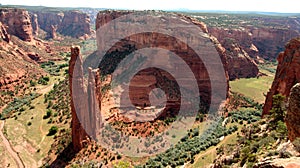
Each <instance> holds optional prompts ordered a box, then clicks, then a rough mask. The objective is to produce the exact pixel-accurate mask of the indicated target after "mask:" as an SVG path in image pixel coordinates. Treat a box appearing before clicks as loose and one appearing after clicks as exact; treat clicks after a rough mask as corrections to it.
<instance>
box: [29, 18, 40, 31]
mask: <svg viewBox="0 0 300 168" xmlns="http://www.w3.org/2000/svg"><path fill="white" fill-rule="evenodd" d="M30 18H31V25H32V33H33V35H34V36H37V35H38V34H39V22H38V17H37V14H30Z"/></svg>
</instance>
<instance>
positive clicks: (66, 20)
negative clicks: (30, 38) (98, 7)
mask: <svg viewBox="0 0 300 168" xmlns="http://www.w3.org/2000/svg"><path fill="white" fill-rule="evenodd" d="M34 14H36V15H37V20H38V24H39V26H40V28H41V29H43V30H45V31H46V32H47V33H48V38H56V32H57V33H60V34H62V35H65V36H71V37H75V38H79V37H86V36H90V35H91V33H92V32H91V28H90V18H89V16H88V15H87V14H86V13H82V12H79V11H66V12H48V11H39V12H34Z"/></svg>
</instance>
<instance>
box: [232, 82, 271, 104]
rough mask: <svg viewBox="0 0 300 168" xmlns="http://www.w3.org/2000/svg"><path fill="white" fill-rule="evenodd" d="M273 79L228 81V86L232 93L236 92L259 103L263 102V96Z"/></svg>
mask: <svg viewBox="0 0 300 168" xmlns="http://www.w3.org/2000/svg"><path fill="white" fill-rule="evenodd" d="M273 79H274V77H273V76H263V77H259V78H249V79H237V80H234V81H230V83H229V85H230V88H231V90H232V91H233V92H238V93H241V94H243V95H244V96H246V97H249V98H251V99H253V100H255V101H257V102H259V103H263V102H264V101H265V96H264V94H267V92H268V91H269V89H270V87H271V85H272V82H273Z"/></svg>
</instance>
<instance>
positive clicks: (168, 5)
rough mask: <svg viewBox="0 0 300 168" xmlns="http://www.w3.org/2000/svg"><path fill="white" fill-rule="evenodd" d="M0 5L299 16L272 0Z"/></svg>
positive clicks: (32, 0) (7, 1)
mask: <svg viewBox="0 0 300 168" xmlns="http://www.w3.org/2000/svg"><path fill="white" fill-rule="evenodd" d="M0 4H1V5H21V6H43V7H62V8H101V9H119V10H165V11H191V12H193V11H195V12H197V11H199V12H200V11H207V12H211V11H212V12H239V13H242V12H246V13H247V12H262V13H290V14H293V13H300V8H299V7H298V5H296V4H295V1H294V0H285V1H272V0H264V1H260V0H252V1H238V0H227V1H221V0H210V1H208V0H184V2H182V1H180V0H164V1H159V0H152V1H150V2H149V1H142V2H141V1H138V0H127V1H120V0H111V1H109V2H108V1H93V0H85V1H73V2H72V3H70V1H66V0H53V1H41V0H22V1H19V0H1V2H0Z"/></svg>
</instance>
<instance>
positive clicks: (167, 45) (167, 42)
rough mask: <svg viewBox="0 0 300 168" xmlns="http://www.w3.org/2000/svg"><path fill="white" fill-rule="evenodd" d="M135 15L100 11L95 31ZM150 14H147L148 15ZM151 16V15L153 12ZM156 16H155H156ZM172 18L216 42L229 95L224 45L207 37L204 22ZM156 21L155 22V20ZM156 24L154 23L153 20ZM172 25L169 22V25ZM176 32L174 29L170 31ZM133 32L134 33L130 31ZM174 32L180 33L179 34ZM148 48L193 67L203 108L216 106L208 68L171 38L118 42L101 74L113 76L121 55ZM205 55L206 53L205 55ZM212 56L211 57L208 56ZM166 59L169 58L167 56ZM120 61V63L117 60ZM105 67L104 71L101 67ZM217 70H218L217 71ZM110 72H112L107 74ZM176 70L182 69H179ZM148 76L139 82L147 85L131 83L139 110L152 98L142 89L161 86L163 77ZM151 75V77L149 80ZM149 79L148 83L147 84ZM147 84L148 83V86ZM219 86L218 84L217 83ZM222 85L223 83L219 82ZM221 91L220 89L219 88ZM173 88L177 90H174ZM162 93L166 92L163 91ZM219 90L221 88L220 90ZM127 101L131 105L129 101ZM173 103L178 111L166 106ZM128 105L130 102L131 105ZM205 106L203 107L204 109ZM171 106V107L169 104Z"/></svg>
mask: <svg viewBox="0 0 300 168" xmlns="http://www.w3.org/2000/svg"><path fill="white" fill-rule="evenodd" d="M132 12H133V11H103V12H102V11H101V12H99V13H98V16H97V20H96V29H99V28H100V27H101V26H103V25H105V24H106V23H108V22H110V21H111V20H113V19H115V18H118V17H120V16H123V15H125V14H130V13H132ZM146 12H147V11H146ZM150 13H151V12H150ZM154 13H155V12H154ZM169 15H172V16H170V17H172V18H179V19H178V20H181V21H178V22H180V23H178V25H180V24H183V25H184V24H186V23H192V24H194V25H196V26H198V27H199V28H200V29H201V30H202V32H203V33H204V34H205V35H203V36H204V37H205V38H206V39H208V40H209V41H211V42H213V43H212V46H213V47H214V48H216V50H217V51H218V53H219V57H220V59H221V60H222V63H223V67H222V68H223V69H225V71H224V74H223V75H224V76H225V79H226V81H225V82H226V88H223V89H225V92H227V93H228V74H227V59H226V55H225V49H224V48H223V47H222V46H221V44H220V43H219V42H218V40H217V39H216V38H214V37H213V36H210V35H209V34H207V28H206V25H205V24H204V23H203V22H200V21H198V20H196V19H193V18H191V17H188V16H184V15H181V14H170V13H169V14H168V16H169ZM154 16H157V17H162V18H164V17H168V16H160V13H159V12H156V13H155V14H154ZM154 20H155V19H154ZM152 21H153V20H152ZM163 22H164V19H162V23H163ZM168 22H170V21H168ZM170 29H173V28H170ZM108 31H109V32H107V33H108V34H114V33H115V32H114V31H115V30H114V29H113V28H112V29H110V30H108ZM130 31H132V30H130ZM173 32H177V31H176V30H175V31H173ZM101 38H102V37H101V36H98V35H97V40H99V41H101ZM99 44H101V42H98V45H99ZM145 47H146V48H147V47H153V48H163V49H166V50H168V51H172V52H174V53H175V54H177V55H179V56H180V57H181V58H182V59H183V60H184V61H185V62H186V63H187V64H188V65H190V68H191V69H192V71H193V72H194V71H195V72H197V73H196V74H195V77H196V80H197V82H198V85H199V86H201V87H199V89H200V95H201V96H202V97H201V101H202V103H203V104H205V105H208V106H209V105H210V103H213V102H211V101H214V100H211V99H210V98H211V97H210V96H211V95H210V94H211V90H210V89H211V88H210V87H211V83H210V82H211V79H210V78H209V75H208V72H207V69H206V67H205V66H204V65H203V63H202V62H201V61H200V62H199V60H198V59H197V56H195V53H194V52H193V50H192V49H191V48H189V46H187V44H185V43H183V42H181V41H178V40H177V39H175V38H173V37H169V36H166V35H163V34H160V33H156V32H151V33H150V32H148V33H141V34H133V35H131V36H129V37H126V38H125V39H123V40H121V41H119V42H118V43H116V44H115V45H114V46H113V47H112V48H111V49H110V50H109V51H108V52H107V55H109V56H108V57H107V60H105V61H103V62H102V63H103V64H101V63H100V65H99V66H100V67H101V68H103V67H104V68H103V69H102V72H103V74H104V75H105V74H110V73H111V70H112V69H111V68H112V66H113V64H116V63H117V62H118V59H119V57H118V55H124V53H130V52H132V51H135V50H139V49H142V48H145ZM203 52H206V51H203ZM207 54H209V53H207ZM166 57H167V55H166ZM117 58H118V59H117ZM167 60H168V59H166V60H160V61H161V62H164V61H166V62H165V64H166V65H167V64H168V62H167ZM102 66H103V67H102ZM174 68H175V69H176V66H175V65H174ZM216 68H217V67H216ZM107 69H110V70H108V71H107ZM177 69H180V68H178V67H177ZM148 71H149V72H143V73H142V74H138V75H139V76H138V77H137V78H140V79H144V83H141V82H142V81H139V82H137V81H136V80H132V83H130V84H131V85H130V87H131V88H134V89H133V90H135V91H133V92H130V91H129V93H128V94H129V97H130V100H131V101H132V102H133V104H135V105H136V106H139V107H145V106H148V105H149V100H148V99H149V97H148V91H147V89H146V91H144V92H143V91H142V90H143V89H142V88H141V87H144V86H148V87H149V88H151V87H152V86H154V85H155V86H156V87H157V86H159V85H160V84H159V81H160V79H159V78H160V76H159V75H156V76H153V75H150V74H157V73H156V71H155V69H148ZM178 73H185V72H184V71H182V72H178ZM147 75H148V76H147ZM163 76H164V77H167V75H163ZM148 79H149V81H148ZM150 79H155V80H151V81H150ZM168 80H169V81H171V83H172V80H173V79H170V78H168V79H166V80H165V81H168ZM147 82H148V83H147ZM216 83H218V82H216ZM220 83H221V82H220ZM218 87H219V86H218ZM172 88H174V87H172ZM162 89H163V88H162ZM219 89H220V88H219ZM146 92H147V93H146ZM167 97H172V98H174V97H176V95H172V96H170V95H169V96H167ZM130 100H128V101H130ZM168 101H169V102H170V104H173V105H175V106H173V108H174V109H176V108H177V107H176V105H177V104H176V101H175V100H173V99H172V100H171V99H169V100H167V102H168ZM128 103H129V102H128ZM203 104H202V105H203ZM167 105H168V103H167Z"/></svg>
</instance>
